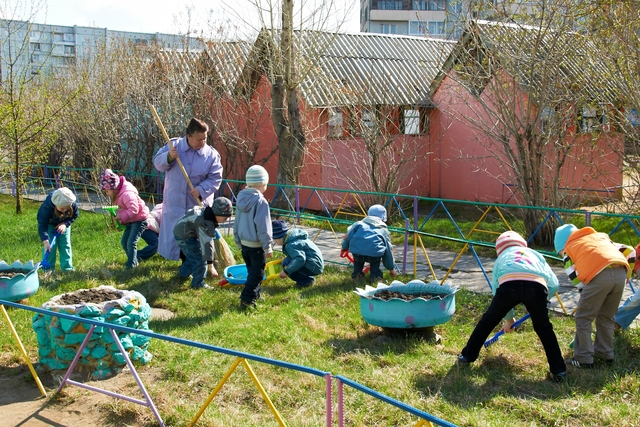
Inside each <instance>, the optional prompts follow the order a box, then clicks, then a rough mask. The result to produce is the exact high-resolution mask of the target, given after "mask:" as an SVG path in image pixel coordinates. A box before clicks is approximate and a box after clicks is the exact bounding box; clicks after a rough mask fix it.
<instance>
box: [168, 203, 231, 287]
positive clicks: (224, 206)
mask: <svg viewBox="0 0 640 427" xmlns="http://www.w3.org/2000/svg"><path fill="white" fill-rule="evenodd" d="M232 213H233V206H232V205H231V200H229V199H227V198H226V197H218V198H217V199H215V200H214V201H213V206H212V207H209V206H207V207H204V208H203V207H200V206H195V207H193V208H192V209H189V210H188V211H187V213H186V214H184V215H183V216H182V217H181V218H180V219H179V220H178V222H177V223H176V225H175V226H174V227H173V235H174V237H175V239H176V242H178V246H179V247H180V250H182V253H183V254H184V255H185V260H184V262H183V263H182V265H181V266H180V270H178V277H179V278H180V280H181V281H183V280H187V279H188V278H189V276H191V288H192V289H211V286H209V285H207V284H206V283H204V279H205V277H206V276H207V266H208V267H209V273H210V274H211V276H213V277H215V276H217V275H218V272H217V271H216V269H215V267H214V266H213V257H214V254H215V249H214V245H213V239H214V238H220V239H221V238H222V237H220V236H219V234H218V232H217V231H216V228H218V226H219V225H220V224H222V223H224V222H225V221H226V220H227V219H229V218H230V217H231V214H232Z"/></svg>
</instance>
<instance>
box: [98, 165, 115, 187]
mask: <svg viewBox="0 0 640 427" xmlns="http://www.w3.org/2000/svg"><path fill="white" fill-rule="evenodd" d="M119 183H120V177H119V176H118V175H117V174H115V173H113V171H112V170H111V169H105V171H104V172H102V173H101V174H100V188H102V189H103V190H115V189H117V188H118V184H119Z"/></svg>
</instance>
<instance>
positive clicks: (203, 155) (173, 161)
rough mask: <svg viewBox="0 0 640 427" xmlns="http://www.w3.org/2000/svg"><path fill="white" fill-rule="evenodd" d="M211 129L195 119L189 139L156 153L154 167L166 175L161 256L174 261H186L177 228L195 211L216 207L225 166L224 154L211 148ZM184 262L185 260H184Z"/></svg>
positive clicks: (186, 137) (188, 134) (191, 125)
mask: <svg viewBox="0 0 640 427" xmlns="http://www.w3.org/2000/svg"><path fill="white" fill-rule="evenodd" d="M208 132H209V126H208V125H207V124H206V123H205V122H203V121H201V120H198V119H195V118H193V119H191V121H190V122H189V125H188V126H187V132H186V135H185V136H183V137H182V138H173V139H171V141H170V143H169V144H165V146H164V147H162V148H161V149H160V150H158V152H157V153H156V155H155V157H154V159H153V163H154V165H155V167H156V169H157V170H158V171H160V172H164V190H163V192H162V222H161V223H160V244H159V246H158V253H159V254H160V255H162V256H163V257H165V258H166V259H170V260H178V259H179V258H182V256H181V255H182V254H181V252H180V248H179V247H178V243H177V242H176V239H175V238H174V236H173V227H174V226H175V225H176V223H177V222H178V220H179V219H180V218H181V217H182V216H183V215H184V214H185V213H186V212H187V211H188V210H189V209H191V208H193V207H194V206H197V205H198V199H199V200H201V201H202V204H203V205H204V206H211V205H212V204H213V197H214V193H215V192H216V191H217V190H218V189H219V188H220V184H221V183H222V163H221V160H220V154H219V153H218V152H217V151H216V150H215V149H214V148H213V147H211V146H210V145H207V133H208ZM178 157H180V161H181V162H182V166H184V169H185V171H186V173H187V175H188V176H189V179H190V180H191V184H192V185H193V190H191V189H190V188H189V185H188V184H187V181H186V179H185V177H184V175H183V173H182V171H181V170H180V166H179V164H178V161H177V159H178ZM182 259H183V261H184V258H182Z"/></svg>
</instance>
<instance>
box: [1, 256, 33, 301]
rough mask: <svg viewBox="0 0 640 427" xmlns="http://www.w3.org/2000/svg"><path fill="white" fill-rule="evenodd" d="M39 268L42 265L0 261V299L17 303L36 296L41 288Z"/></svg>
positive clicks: (30, 262)
mask: <svg viewBox="0 0 640 427" xmlns="http://www.w3.org/2000/svg"><path fill="white" fill-rule="evenodd" d="M38 267H40V263H35V264H34V263H33V261H29V262H27V263H25V264H22V263H21V262H20V261H16V262H14V263H13V264H7V263H6V262H4V261H0V299H2V300H5V301H11V302H17V301H20V300H23V299H25V298H29V297H30V296H31V295H33V294H35V293H36V291H37V290H38V289H39V288H40V280H39V278H38Z"/></svg>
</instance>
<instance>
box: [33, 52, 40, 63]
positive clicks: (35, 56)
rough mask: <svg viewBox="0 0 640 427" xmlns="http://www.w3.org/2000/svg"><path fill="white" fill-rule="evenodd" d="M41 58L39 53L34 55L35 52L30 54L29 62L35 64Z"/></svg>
mask: <svg viewBox="0 0 640 427" xmlns="http://www.w3.org/2000/svg"><path fill="white" fill-rule="evenodd" d="M41 60H42V58H41V57H40V55H36V54H33V55H31V63H33V64H37V63H39V62H40V61H41Z"/></svg>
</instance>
